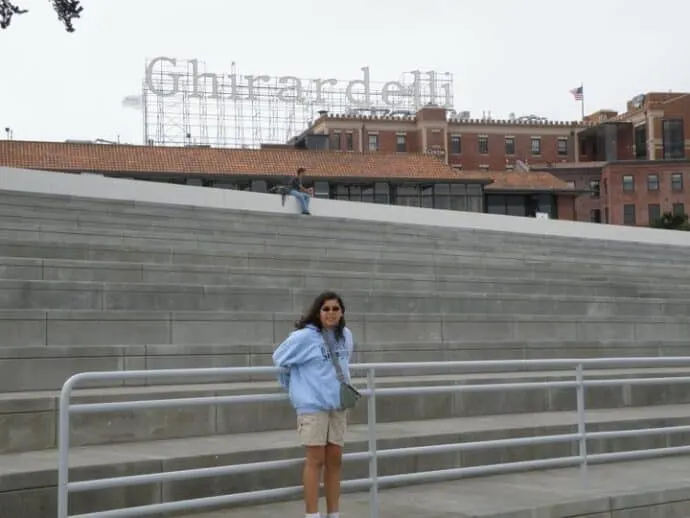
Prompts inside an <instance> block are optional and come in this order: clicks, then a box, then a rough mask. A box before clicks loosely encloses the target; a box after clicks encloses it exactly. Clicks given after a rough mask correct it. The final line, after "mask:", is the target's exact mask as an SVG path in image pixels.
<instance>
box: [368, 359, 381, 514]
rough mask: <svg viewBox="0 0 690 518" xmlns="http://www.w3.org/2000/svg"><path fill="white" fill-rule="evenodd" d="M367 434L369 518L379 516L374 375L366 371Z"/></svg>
mask: <svg viewBox="0 0 690 518" xmlns="http://www.w3.org/2000/svg"><path fill="white" fill-rule="evenodd" d="M367 389H368V390H369V398H368V399H367V433H368V435H369V479H370V484H371V485H370V486H369V512H370V516H371V518H378V516H379V485H378V471H379V468H378V463H377V455H376V374H375V372H374V369H373V368H371V369H367Z"/></svg>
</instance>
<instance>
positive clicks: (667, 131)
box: [661, 118, 685, 159]
mask: <svg viewBox="0 0 690 518" xmlns="http://www.w3.org/2000/svg"><path fill="white" fill-rule="evenodd" d="M661 124H662V128H661V135H662V141H663V148H664V151H663V155H664V158H665V159H674V158H685V136H684V128H683V126H684V124H683V119H682V118H678V119H664V121H663V122H662V123H661Z"/></svg>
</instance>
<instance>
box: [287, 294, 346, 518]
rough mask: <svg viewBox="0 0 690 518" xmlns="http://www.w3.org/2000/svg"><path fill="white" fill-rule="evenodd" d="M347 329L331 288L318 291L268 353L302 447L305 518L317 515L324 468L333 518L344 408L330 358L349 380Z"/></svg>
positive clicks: (339, 300)
mask: <svg viewBox="0 0 690 518" xmlns="http://www.w3.org/2000/svg"><path fill="white" fill-rule="evenodd" d="M352 350H353V340H352V333H351V332H350V330H349V329H348V328H347V327H345V306H344V304H343V300H342V298H341V297H340V296H339V295H338V294H336V293H333V292H330V291H329V292H325V293H322V294H321V295H319V296H318V297H317V298H316V299H315V300H314V302H313V304H312V305H311V308H310V309H309V311H308V312H307V314H306V315H304V316H303V317H302V318H301V319H300V320H299V321H297V322H296V323H295V330H294V331H293V332H292V333H290V335H289V336H288V337H287V339H286V340H285V341H284V342H283V343H282V344H280V346H278V348H277V349H276V350H275V352H274V353H273V362H274V363H275V365H276V366H277V367H280V368H282V369H283V370H282V371H281V374H280V382H281V385H282V386H283V387H284V388H285V389H287V390H288V393H289V395H290V402H291V403H292V406H293V407H294V408H295V410H296V411H297V430H298V434H299V438H300V441H301V443H302V445H303V446H305V448H306V458H305V463H304V472H303V476H302V478H303V485H304V505H305V513H306V517H307V518H319V517H320V514H319V484H320V481H321V474H322V472H323V478H324V486H325V489H326V507H327V512H328V515H327V516H328V518H338V505H339V500H340V481H341V465H342V455H343V445H344V443H345V430H346V428H347V410H343V409H342V403H341V397H340V390H341V380H339V376H338V372H337V370H336V368H334V367H335V365H334V361H333V359H332V358H334V359H335V360H336V362H337V364H338V365H339V366H340V370H341V371H342V374H343V377H344V378H345V382H346V383H349V382H350V371H349V362H350V357H351V356H352Z"/></svg>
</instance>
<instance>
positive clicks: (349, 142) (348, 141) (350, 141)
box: [345, 133, 355, 151]
mask: <svg viewBox="0 0 690 518" xmlns="http://www.w3.org/2000/svg"><path fill="white" fill-rule="evenodd" d="M345 147H346V149H347V150H348V151H352V150H353V149H354V147H355V146H354V141H353V137H352V133H347V134H346V135H345Z"/></svg>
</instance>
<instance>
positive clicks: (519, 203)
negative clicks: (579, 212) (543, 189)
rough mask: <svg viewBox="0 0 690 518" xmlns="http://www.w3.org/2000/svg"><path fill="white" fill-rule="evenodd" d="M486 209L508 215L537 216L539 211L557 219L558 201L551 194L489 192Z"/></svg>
mask: <svg viewBox="0 0 690 518" xmlns="http://www.w3.org/2000/svg"><path fill="white" fill-rule="evenodd" d="M486 211H487V212H488V213H490V214H503V215H506V216H527V217H532V218H533V217H535V216H536V213H537V212H543V213H546V214H548V215H549V218H551V219H556V218H557V216H558V215H557V213H556V203H555V200H554V197H553V196H552V195H551V194H487V195H486Z"/></svg>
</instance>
